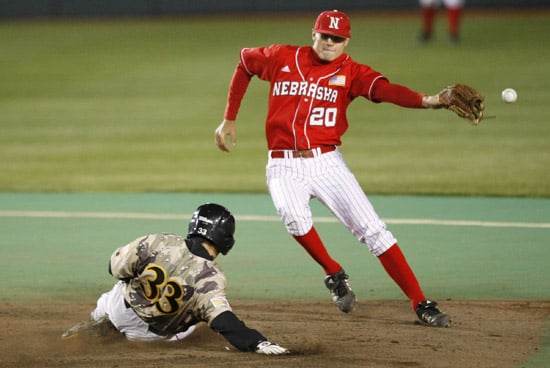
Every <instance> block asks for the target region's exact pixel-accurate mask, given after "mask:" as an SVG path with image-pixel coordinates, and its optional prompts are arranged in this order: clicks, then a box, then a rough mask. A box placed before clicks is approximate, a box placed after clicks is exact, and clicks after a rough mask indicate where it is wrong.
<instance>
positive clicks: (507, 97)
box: [501, 88, 518, 103]
mask: <svg viewBox="0 0 550 368" xmlns="http://www.w3.org/2000/svg"><path fill="white" fill-rule="evenodd" d="M501 97H502V101H504V102H506V103H514V102H516V100H517V99H518V93H517V92H516V91H515V90H514V89H513V88H506V89H505V90H504V91H502V94H501Z"/></svg>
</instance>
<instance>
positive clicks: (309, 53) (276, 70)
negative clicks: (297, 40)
mask: <svg viewBox="0 0 550 368" xmlns="http://www.w3.org/2000/svg"><path fill="white" fill-rule="evenodd" d="M242 70H244V71H245V72H246V74H247V76H246V78H248V80H247V79H246V78H243V76H242V74H244V72H242ZM239 73H241V75H240V77H239ZM254 75H256V76H258V77H259V78H260V79H262V80H265V81H269V82H270V83H271V88H270V92H269V103H268V112H267V120H266V136H267V144H268V148H269V149H270V150H275V149H291V150H304V149H311V148H315V147H319V146H327V145H333V146H334V145H336V146H337V145H340V144H341V140H340V138H341V136H342V135H343V134H344V133H345V132H346V130H347V128H348V120H347V117H346V110H347V107H348V105H349V104H350V103H351V102H352V101H353V100H354V99H355V98H356V97H358V96H363V97H365V98H367V99H369V100H372V101H377V99H376V98H375V97H374V94H373V93H374V86H375V84H376V82H377V81H381V80H384V81H385V82H387V79H386V77H384V76H383V75H382V74H381V73H379V72H377V71H375V70H373V69H371V68H370V67H369V66H367V65H364V64H359V63H357V62H355V61H354V60H352V59H351V57H350V56H349V55H347V54H345V53H344V54H342V55H341V56H340V57H339V58H338V59H336V60H334V61H332V62H325V61H322V60H320V59H319V57H318V56H317V54H316V53H315V51H314V50H313V48H312V47H310V46H305V47H298V46H288V45H272V46H269V47H257V48H245V49H243V50H241V60H240V63H239V65H238V67H237V71H236V72H235V76H234V77H233V80H232V85H231V87H230V93H229V98H228V104H227V108H226V113H225V117H226V119H229V120H235V117H236V115H237V110H238V108H239V105H240V101H241V99H242V96H243V95H244V92H245V91H246V88H247V86H248V83H247V81H249V80H250V78H252V76H254ZM383 84H384V85H389V83H383ZM391 86H399V85H391ZM399 87H402V86H399ZM403 88H405V87H403ZM405 89H406V88H405ZM406 92H410V93H405V95H404V96H405V97H406V98H401V100H406V103H405V104H404V105H411V106H412V107H419V106H418V105H419V103H420V102H419V101H421V97H422V95H420V94H418V93H416V92H413V91H410V90H408V89H406ZM392 102H395V101H392ZM400 104H401V103H400Z"/></svg>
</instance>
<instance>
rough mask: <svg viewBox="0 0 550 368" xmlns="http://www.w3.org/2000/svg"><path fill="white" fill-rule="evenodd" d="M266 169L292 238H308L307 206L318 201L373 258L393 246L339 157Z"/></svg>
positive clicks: (282, 162) (287, 161)
mask: <svg viewBox="0 0 550 368" xmlns="http://www.w3.org/2000/svg"><path fill="white" fill-rule="evenodd" d="M268 157H269V160H268V163H267V167H266V176H267V186H268V189H269V192H270V194H271V198H272V200H273V204H274V205H275V208H276V209H277V212H278V214H279V215H280V216H281V220H282V221H283V223H284V225H285V227H286V229H287V230H288V232H289V233H290V234H291V235H294V236H301V235H304V234H307V233H308V232H309V231H310V230H311V228H312V226H313V217H312V212H311V207H310V205H309V202H310V200H311V199H312V198H316V199H318V200H319V201H320V202H321V203H322V204H323V205H325V206H326V207H327V208H328V209H329V210H330V211H331V212H332V213H333V214H334V215H335V216H336V217H337V218H338V220H340V222H342V223H343V224H344V225H345V226H346V227H347V228H348V230H349V231H351V233H352V234H353V235H354V236H355V237H356V238H357V239H358V240H359V241H360V242H361V243H363V244H366V245H367V247H368V248H369V250H370V252H371V253H372V254H374V255H375V256H379V255H381V254H383V253H384V252H385V251H386V250H388V249H389V248H390V247H391V246H392V245H393V244H395V243H396V242H397V241H396V239H395V237H394V236H393V234H392V233H391V232H390V231H389V230H387V228H386V224H385V223H384V222H383V221H382V220H381V219H380V218H379V217H378V214H377V213H376V212H375V210H374V208H373V206H372V204H371V203H370V201H369V199H368V198H367V196H366V194H365V193H364V192H363V189H362V188H361V186H360V185H359V183H358V182H357V179H356V178H355V176H354V175H353V173H352V172H351V171H350V170H349V168H348V166H347V165H346V163H345V162H344V159H343V157H342V155H341V153H340V152H339V151H338V149H336V150H335V151H332V152H328V153H324V154H320V153H317V152H316V155H315V157H313V158H271V156H270V155H269V156H268Z"/></svg>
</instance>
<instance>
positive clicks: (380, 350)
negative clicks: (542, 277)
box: [0, 300, 550, 368]
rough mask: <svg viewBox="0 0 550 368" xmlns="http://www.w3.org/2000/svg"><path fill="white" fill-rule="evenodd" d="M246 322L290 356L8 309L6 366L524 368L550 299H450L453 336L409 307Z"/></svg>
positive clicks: (4, 317)
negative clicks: (90, 328)
mask: <svg viewBox="0 0 550 368" xmlns="http://www.w3.org/2000/svg"><path fill="white" fill-rule="evenodd" d="M232 306H233V310H234V311H235V313H236V314H237V315H238V316H239V317H240V318H241V319H242V320H243V321H245V323H246V324H247V325H248V326H249V327H252V328H256V329H258V330H259V331H260V332H262V333H263V334H264V335H266V336H268V337H269V338H270V339H271V340H272V341H273V342H276V343H278V344H280V345H282V346H285V347H287V348H289V349H290V350H291V351H292V354H290V355H287V356H263V355H259V354H255V353H241V352H238V351H236V350H235V349H234V348H233V347H231V346H230V345H229V343H228V342H227V341H226V340H225V339H223V338H222V337H221V336H219V335H217V334H215V333H214V332H213V331H211V330H210V329H209V328H208V326H206V325H204V324H201V325H199V327H198V328H197V330H196V331H195V332H194V333H193V334H192V335H191V336H190V337H188V338H187V339H185V340H183V341H180V342H175V343H168V342H155V343H143V342H130V341H127V340H125V339H124V338H123V337H122V336H120V335H118V334H114V333H113V334H112V335H108V336H104V337H76V338H73V339H70V340H62V339H61V334H62V333H63V331H64V330H66V329H68V328H70V327H72V326H73V325H75V324H77V323H79V322H81V321H84V320H86V319H87V318H88V315H89V312H90V311H91V310H92V309H93V307H94V305H93V304H69V303H58V304H46V303H44V304H37V303H35V304H24V303H4V304H2V305H0V325H1V326H2V327H3V329H2V330H3V333H2V334H1V335H0V352H1V354H0V366H2V367H11V368H22V367H33V368H35V367H116V368H126V367H128V368H130V367H131V368H135V367H163V368H172V367H178V368H179V367H209V368H213V367H224V368H227V367H243V366H248V367H302V368H309V367H315V368H318V367H399V368H402V367H430V368H434V367H435V368H436V367H484V368H490V367H495V368H497V367H498V368H504V367H517V366H518V364H520V363H521V362H522V361H524V360H525V359H526V358H527V357H529V356H530V355H531V354H533V353H534V352H536V350H537V349H538V346H539V345H540V343H541V335H542V331H543V328H544V324H545V323H547V321H548V318H549V316H550V302H549V301H541V302H535V301H529V302H527V301H518V302H504V301H444V302H442V303H440V306H441V307H442V309H443V310H444V311H445V312H447V313H449V314H450V315H451V316H452V319H453V326H452V327H451V328H431V327H425V326H422V325H419V324H418V323H417V322H416V316H415V315H414V313H413V312H412V310H411V309H410V306H409V304H408V302H406V301H365V302H360V303H358V307H357V309H356V310H355V311H354V312H353V313H350V314H343V313H341V312H339V311H338V310H337V309H336V307H335V306H334V305H332V304H331V303H330V301H326V302H324V301H317V300H315V301H286V300H285V301H278V300H272V301H234V302H233V303H232Z"/></svg>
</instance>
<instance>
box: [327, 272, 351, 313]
mask: <svg viewBox="0 0 550 368" xmlns="http://www.w3.org/2000/svg"><path fill="white" fill-rule="evenodd" d="M348 278H349V276H348V275H347V274H346V273H345V272H344V270H341V271H340V272H338V273H335V274H333V275H328V276H327V277H325V286H326V287H327V289H329V290H330V293H331V294H332V301H333V302H334V304H336V306H337V307H338V309H340V310H341V311H342V312H344V313H349V312H351V311H353V310H354V309H355V293H354V292H353V290H351V287H350V286H349V282H348Z"/></svg>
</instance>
